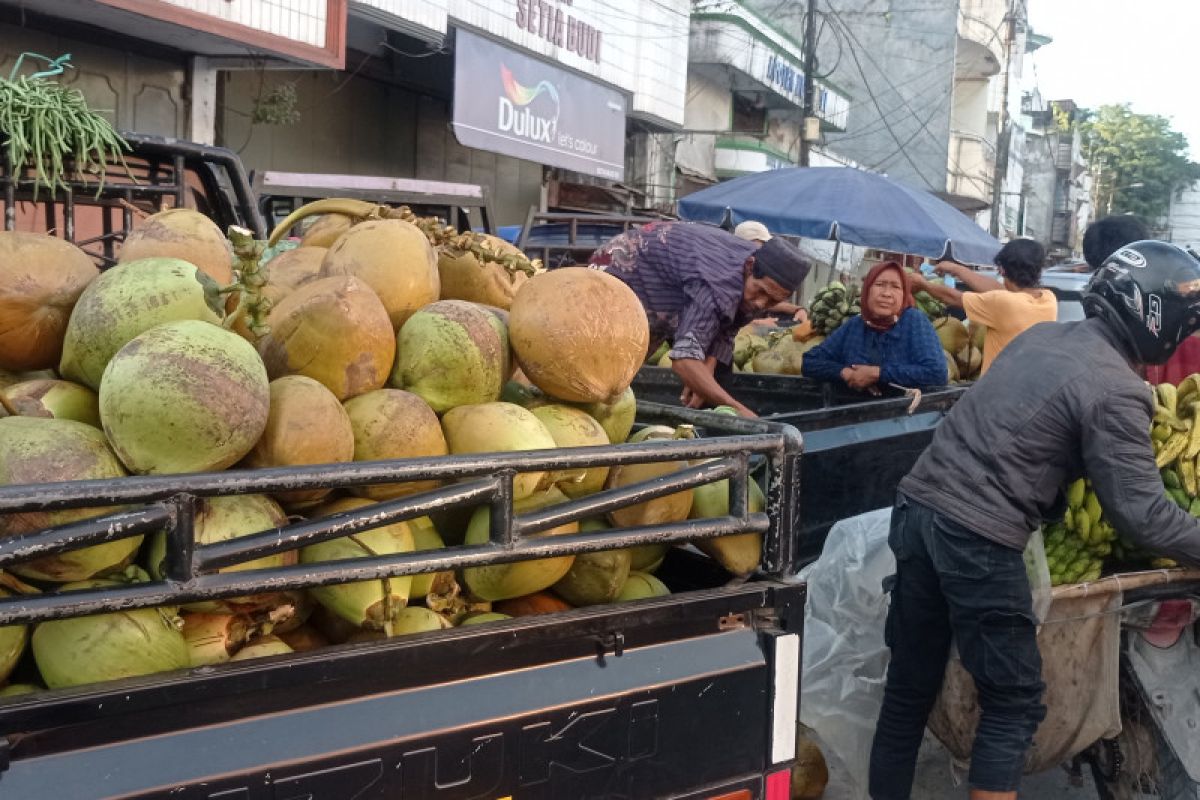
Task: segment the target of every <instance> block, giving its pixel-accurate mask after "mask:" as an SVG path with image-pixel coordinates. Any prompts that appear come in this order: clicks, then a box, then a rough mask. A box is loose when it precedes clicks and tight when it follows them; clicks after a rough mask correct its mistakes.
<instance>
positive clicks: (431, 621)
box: [389, 606, 454, 636]
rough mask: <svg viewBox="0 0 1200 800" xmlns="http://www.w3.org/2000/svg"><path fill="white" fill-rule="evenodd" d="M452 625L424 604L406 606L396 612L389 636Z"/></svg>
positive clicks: (422, 631) (444, 627) (433, 629)
mask: <svg viewBox="0 0 1200 800" xmlns="http://www.w3.org/2000/svg"><path fill="white" fill-rule="evenodd" d="M452 627H454V626H453V625H452V624H451V623H450V620H448V619H446V618H445V617H443V616H442V615H441V614H439V613H437V612H436V611H431V610H430V609H428V608H425V607H424V606H408V607H407V608H402V609H400V611H399V612H398V613H397V614H396V620H395V622H394V623H393V624H392V631H391V633H390V634H389V635H390V636H404V635H406V634H410V633H428V632H429V631H441V630H445V629H446V628H452Z"/></svg>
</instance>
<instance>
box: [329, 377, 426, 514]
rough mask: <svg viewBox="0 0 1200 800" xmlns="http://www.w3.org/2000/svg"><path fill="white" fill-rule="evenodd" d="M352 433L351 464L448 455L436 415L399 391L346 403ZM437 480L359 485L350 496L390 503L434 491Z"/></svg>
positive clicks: (381, 391) (414, 397)
mask: <svg viewBox="0 0 1200 800" xmlns="http://www.w3.org/2000/svg"><path fill="white" fill-rule="evenodd" d="M346 414H347V415H348V416H349V418H350V428H351V431H352V432H353V434H354V460H355V461H382V460H385V459H393V458H427V457H429V456H444V455H446V453H447V452H448V450H447V447H446V438H445V436H444V435H443V433H442V426H441V423H439V422H438V418H437V414H435V413H433V409H431V408H430V407H429V405H428V404H426V402H425V401H424V400H422V399H421V398H420V397H418V396H417V395H415V394H413V393H412V392H405V391H402V390H400V389H377V390H375V391H373V392H367V393H366V394H362V395H359V396H358V397H355V398H353V399H351V400H347V401H346ZM437 485H438V482H437V481H411V482H409V483H385V484H379V485H376V486H359V487H355V488H354V489H353V491H354V493H355V494H357V495H360V496H362V497H369V498H371V499H372V500H390V499H394V498H397V497H405V496H407V495H410V494H416V493H417V492H424V491H428V490H430V489H434V488H436V487H437Z"/></svg>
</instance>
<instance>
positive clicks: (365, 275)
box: [321, 219, 441, 331]
mask: <svg viewBox="0 0 1200 800" xmlns="http://www.w3.org/2000/svg"><path fill="white" fill-rule="evenodd" d="M321 274H322V275H323V276H325V277H332V276H345V275H352V276H354V277H356V278H358V279H359V280H361V281H363V282H364V283H366V284H367V285H368V286H370V287H371V288H372V289H373V290H374V291H375V294H377V295H379V299H380V300H381V301H383V305H384V308H386V309H387V312H388V317H390V319H391V322H392V328H393V330H395V331H398V330H400V326H401V325H403V324H404V323H405V321H406V320H408V318H409V317H410V316H412V315H413V313H415V312H416V311H417V310H418V309H420V308H424V307H425V306H427V305H429V304H430V303H432V302H434V301H436V300H437V299H438V295H439V293H440V291H441V280H440V278H439V277H438V268H437V254H436V253H435V251H434V249H433V245H431V244H430V243H429V239H428V238H427V237H426V236H425V234H424V233H422V232H421V229H420V228H418V227H417V226H416V225H413V224H412V223H411V222H406V221H404V220H400V219H376V220H368V221H367V222H360V223H359V224H357V225H355V226H354V227H352V228H351V229H350V230H348V231H346V232H345V233H344V234H342V235H341V236H339V237H338V239H337V241H335V242H334V243H333V244H332V245H330V246H329V252H328V253H326V254H325V260H324V262H323V263H322V264H321Z"/></svg>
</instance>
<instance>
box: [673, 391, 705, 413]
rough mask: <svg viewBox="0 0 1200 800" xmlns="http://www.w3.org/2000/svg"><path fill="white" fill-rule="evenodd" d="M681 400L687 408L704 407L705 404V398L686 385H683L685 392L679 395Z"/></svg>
mask: <svg viewBox="0 0 1200 800" xmlns="http://www.w3.org/2000/svg"><path fill="white" fill-rule="evenodd" d="M679 402H681V403H683V404H684V406H686V407H687V408H704V405H705V403H704V398H703V397H701V396H700V395H698V394H696V393H695V392H693V391H692V390H691V389H689V388H687V387H686V386H685V387H683V394H681V395H679Z"/></svg>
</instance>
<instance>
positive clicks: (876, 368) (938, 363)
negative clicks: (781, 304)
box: [801, 261, 948, 394]
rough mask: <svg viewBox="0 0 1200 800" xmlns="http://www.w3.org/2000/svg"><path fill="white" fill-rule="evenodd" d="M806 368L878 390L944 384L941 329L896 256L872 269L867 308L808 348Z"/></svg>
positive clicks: (812, 374)
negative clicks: (917, 301) (922, 307)
mask: <svg viewBox="0 0 1200 800" xmlns="http://www.w3.org/2000/svg"><path fill="white" fill-rule="evenodd" d="M801 370H802V372H803V374H804V376H805V377H807V378H816V379H818V380H826V381H840V382H842V383H844V384H846V385H847V386H849V387H850V388H851V389H857V390H859V391H870V392H872V393H876V394H878V393H879V392H880V391H881V390H882V389H884V388H887V387H889V386H899V387H904V388H909V389H916V388H920V387H924V386H942V385H944V384H945V383H946V380H947V377H948V376H947V371H946V357H945V355H944V354H943V353H942V344H941V342H940V341H939V340H938V336H937V332H936V331H934V329H933V325H932V324H930V322H929V320H928V319H927V318H926V317H925V315H924V314H922V313H921V312H920V311H919V310H917V309H916V308H915V307H914V304H913V299H912V294H911V292H910V291H909V285H908V275H907V273H905V271H904V270H903V269H902V268H901V267H900V265H899V264H897V263H896V262H895V261H885V262H883V263H881V264H877V265H875V267H874V268H872V269H871V271H870V272H868V273H867V277H866V278H864V279H863V287H862V313H861V314H859V315H858V316H856V317H852V318H850V319H849V320H847V321H846V322H845V323H843V324H842V326H841V327H839V328H838V329H837V330H835V331H834V332H833V333H832V334H830V335H829V338H828V339H826V340H825V341H823V342H821V344H819V345H817V346H816V347H814V348H813V349H812V350H809V351H808V352H807V353H805V354H804V362H803V365H802V367H801Z"/></svg>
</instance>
